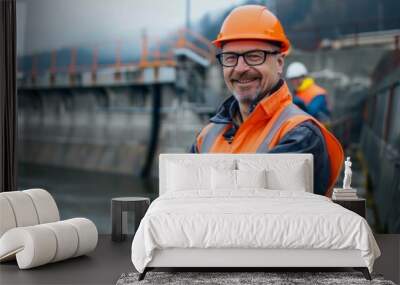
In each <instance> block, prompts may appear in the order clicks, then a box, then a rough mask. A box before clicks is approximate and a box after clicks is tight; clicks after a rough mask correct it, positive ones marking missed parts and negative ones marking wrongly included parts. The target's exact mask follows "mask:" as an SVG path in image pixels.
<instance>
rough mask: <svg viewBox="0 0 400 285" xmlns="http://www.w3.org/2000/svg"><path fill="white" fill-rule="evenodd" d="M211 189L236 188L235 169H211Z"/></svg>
mask: <svg viewBox="0 0 400 285" xmlns="http://www.w3.org/2000/svg"><path fill="white" fill-rule="evenodd" d="M211 189H212V190H230V191H232V190H236V170H233V169H216V168H212V169H211Z"/></svg>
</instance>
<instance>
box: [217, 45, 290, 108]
mask: <svg viewBox="0 0 400 285" xmlns="http://www.w3.org/2000/svg"><path fill="white" fill-rule="evenodd" d="M249 50H266V51H277V50H279V48H278V47H277V46H275V45H272V44H270V43H267V42H265V41H257V40H240V41H231V42H227V43H225V44H224V45H223V48H222V52H236V53H243V52H246V51H249ZM283 64H284V60H283V55H282V54H277V55H267V58H266V60H265V62H264V63H263V64H261V65H257V66H248V65H247V64H246V62H245V61H244V59H243V57H242V56H241V57H239V60H238V64H237V65H236V66H234V67H223V74H224V80H225V84H226V86H227V87H228V89H229V90H230V91H231V93H232V94H233V95H234V96H235V98H236V100H238V102H239V103H240V105H250V104H251V102H252V101H253V100H254V99H255V98H256V97H257V96H258V95H260V94H265V93H267V92H268V91H269V90H271V88H272V87H273V86H274V85H275V84H276V83H277V82H278V80H279V78H280V74H282V70H283Z"/></svg>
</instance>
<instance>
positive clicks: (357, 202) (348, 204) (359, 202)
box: [332, 198, 366, 219]
mask: <svg viewBox="0 0 400 285" xmlns="http://www.w3.org/2000/svg"><path fill="white" fill-rule="evenodd" d="M332 202H334V203H336V204H339V205H340V206H342V207H344V208H346V209H348V210H350V211H353V212H354V213H357V214H359V215H360V216H361V217H363V218H364V219H365V211H366V210H365V209H366V201H365V199H363V198H357V199H353V200H336V199H332Z"/></svg>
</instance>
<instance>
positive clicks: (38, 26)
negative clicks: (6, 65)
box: [17, 0, 242, 55]
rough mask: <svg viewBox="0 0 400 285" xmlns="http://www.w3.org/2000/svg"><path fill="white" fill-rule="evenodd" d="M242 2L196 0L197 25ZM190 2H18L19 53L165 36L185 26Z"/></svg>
mask: <svg viewBox="0 0 400 285" xmlns="http://www.w3.org/2000/svg"><path fill="white" fill-rule="evenodd" d="M241 2H242V1H241V0H191V19H192V22H194V21H196V20H199V19H200V18H201V16H203V15H204V14H205V13H206V12H211V13H216V12H218V11H221V9H224V8H227V7H229V6H231V5H238V4H240V3H241ZM185 9H186V0H17V45H18V54H19V55H21V54H31V53H33V52H41V51H48V50H51V49H59V48H62V47H70V46H75V45H85V44H88V45H90V44H94V43H104V42H112V41H115V40H116V39H118V38H129V39H133V38H134V37H137V38H139V37H140V34H141V31H142V30H143V28H146V30H147V34H148V35H149V37H150V38H151V37H156V36H160V37H162V35H165V34H166V33H168V32H171V31H173V30H175V29H177V28H179V27H182V26H184V25H185V21H186V18H185V11H186V10H185Z"/></svg>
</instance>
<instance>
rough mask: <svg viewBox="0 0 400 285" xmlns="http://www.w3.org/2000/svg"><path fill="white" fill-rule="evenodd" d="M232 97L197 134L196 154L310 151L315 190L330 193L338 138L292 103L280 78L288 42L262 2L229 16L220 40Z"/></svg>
mask: <svg viewBox="0 0 400 285" xmlns="http://www.w3.org/2000/svg"><path fill="white" fill-rule="evenodd" d="M213 43H214V45H215V46H217V47H218V48H220V49H221V51H222V52H221V53H219V54H218V55H217V58H218V60H219V62H220V64H221V65H222V71H223V76H224V81H225V84H226V87H227V88H228V89H229V91H230V93H231V94H232V96H230V97H229V98H227V99H226V100H225V101H224V102H223V103H222V105H221V106H220V107H219V109H218V111H217V114H216V115H215V116H214V117H212V118H211V119H210V123H209V124H208V125H206V126H205V127H204V128H203V129H202V131H201V132H200V134H199V135H198V136H197V138H196V141H195V143H194V144H193V146H192V148H191V152H193V153H286V152H295V153H311V154H313V156H314V193H317V194H321V195H327V196H331V189H332V186H333V185H334V183H335V182H336V179H337V177H338V175H339V171H340V168H341V166H342V164H343V150H342V147H341V145H340V143H339V142H338V141H337V140H336V138H335V137H334V136H333V135H332V134H331V133H330V132H329V131H328V130H327V129H326V128H325V127H324V126H323V125H322V124H321V123H319V122H318V121H317V120H316V119H315V118H313V117H312V116H310V115H309V114H307V113H305V112H304V111H302V110H300V109H299V108H298V107H297V106H296V105H294V104H293V102H292V96H291V94H290V91H289V89H288V87H287V85H286V83H285V81H284V80H283V79H282V73H283V66H284V56H285V55H286V54H287V52H288V50H289V48H290V43H289V40H288V39H287V37H286V35H285V32H284V30H283V28H282V26H281V24H280V22H279V20H278V19H277V18H276V17H275V15H273V14H272V13H271V12H270V11H268V10H267V9H266V7H264V6H259V5H245V6H240V7H238V8H236V9H234V10H233V11H232V12H231V13H230V14H229V15H228V16H227V18H226V19H225V21H224V23H223V25H222V27H221V31H220V33H219V34H218V37H217V39H216V40H215V41H214V42H213Z"/></svg>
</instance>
